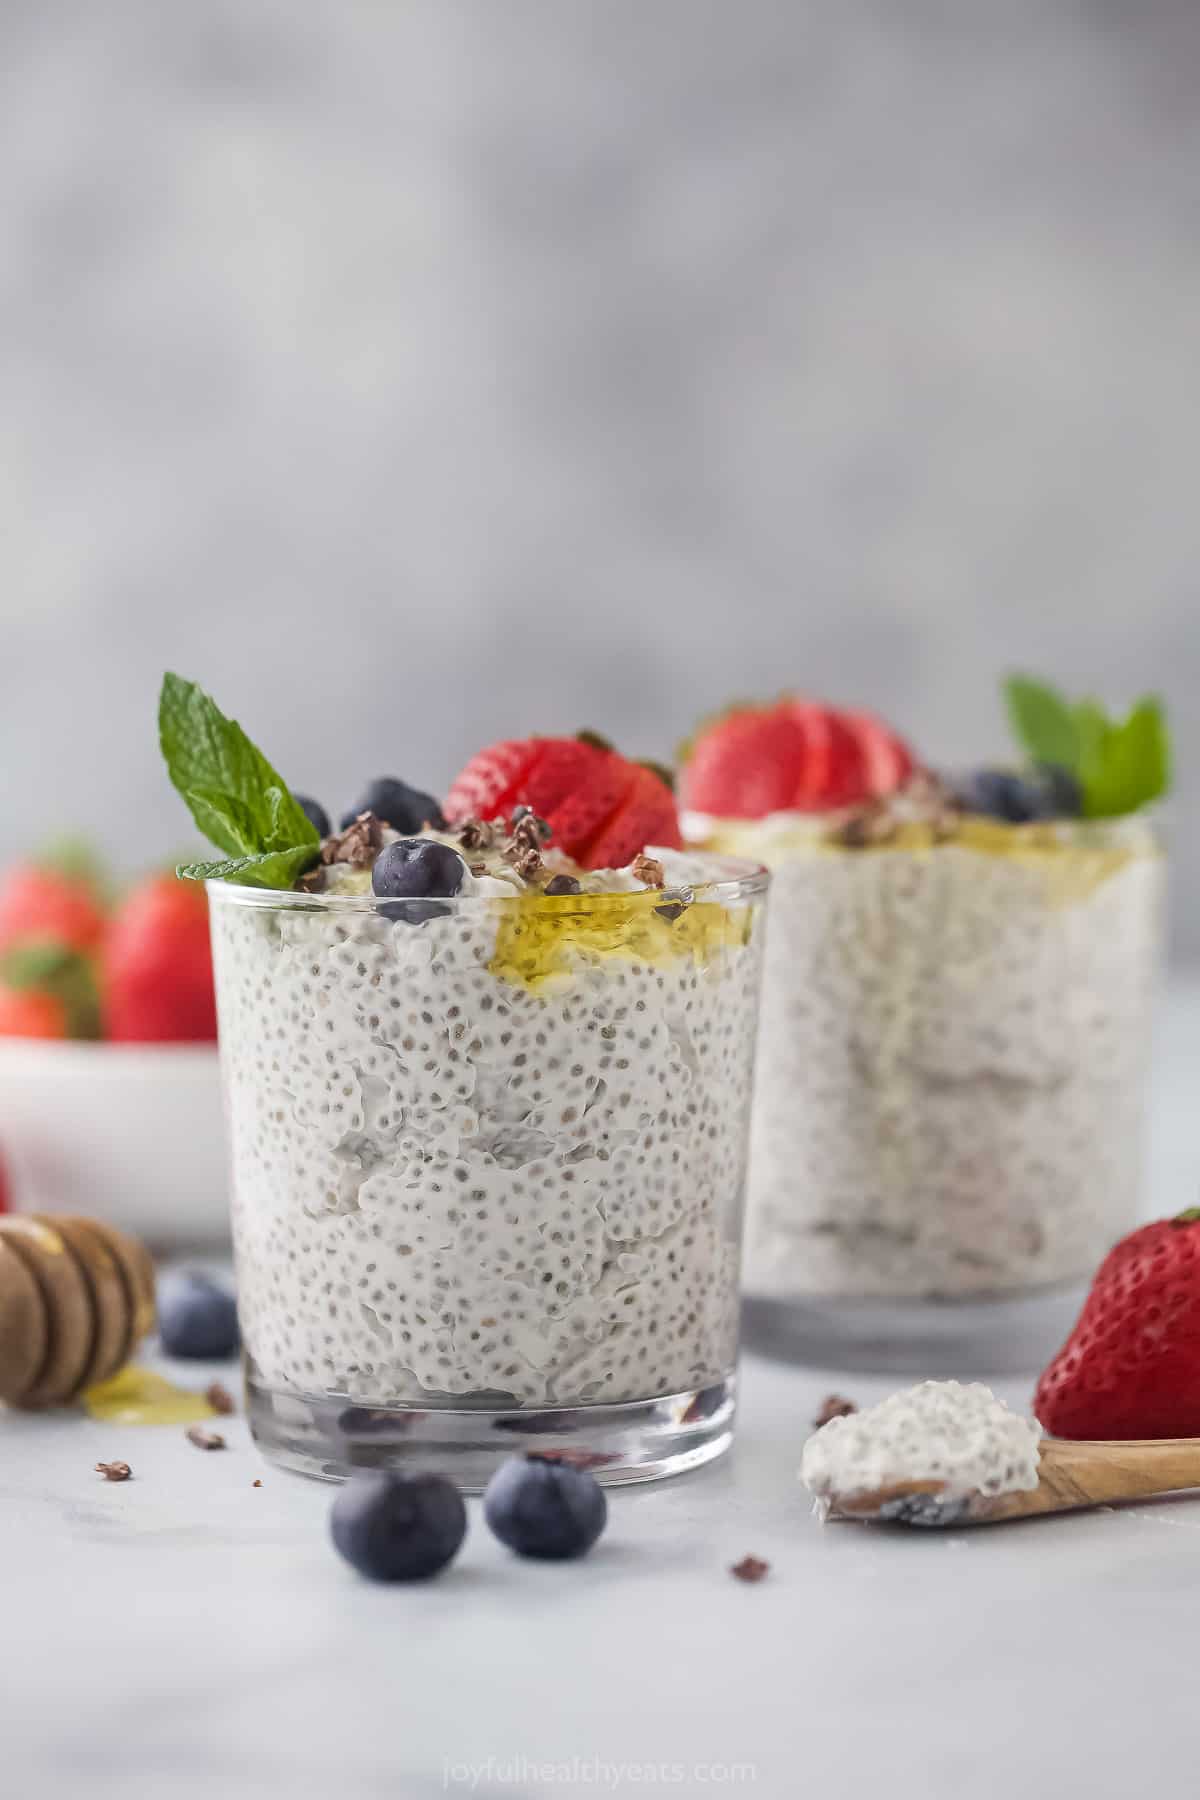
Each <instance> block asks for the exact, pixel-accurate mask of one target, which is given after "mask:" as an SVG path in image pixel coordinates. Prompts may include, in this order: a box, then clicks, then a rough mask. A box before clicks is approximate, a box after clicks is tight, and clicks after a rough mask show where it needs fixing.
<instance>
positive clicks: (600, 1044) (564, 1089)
mask: <svg viewBox="0 0 1200 1800" xmlns="http://www.w3.org/2000/svg"><path fill="white" fill-rule="evenodd" d="M698 861H699V866H700V867H702V868H703V871H704V875H705V877H706V879H705V880H704V881H703V882H702V883H699V884H696V885H693V886H692V887H690V888H687V889H679V888H675V889H668V890H665V891H663V890H652V891H644V890H643V891H638V892H636V893H610V894H579V895H564V896H554V897H548V896H545V895H543V894H541V893H539V892H530V893H528V894H522V895H514V896H513V897H512V898H511V899H509V898H504V899H492V898H481V897H470V898H458V899H450V900H439V901H436V902H429V901H426V902H419V903H411V902H410V903H404V904H403V905H401V904H399V903H396V902H390V903H389V902H379V901H377V900H376V899H375V898H374V897H373V896H371V895H367V896H365V897H363V896H354V897H335V896H327V895H312V894H303V893H278V892H268V891H264V890H258V889H250V888H237V887H232V886H230V885H228V884H225V883H221V882H214V883H211V884H210V886H209V890H208V891H209V897H210V901H211V920H212V935H213V947H214V958H215V966H216V983H217V1001H218V1009H219V1016H220V1037H221V1060H222V1075H223V1083H224V1092H225V1101H226V1112H227V1121H228V1130H229V1134H230V1145H231V1153H232V1192H233V1230H234V1247H235V1254H236V1261H237V1279H238V1309H239V1315H240V1320H241V1328H242V1337H243V1342H244V1355H245V1373H246V1387H247V1412H248V1416H249V1419H250V1424H251V1429H252V1431H253V1433H254V1436H255V1438H256V1440H257V1441H258V1443H259V1445H260V1447H261V1448H262V1449H263V1451H264V1452H265V1453H266V1454H267V1455H268V1456H270V1457H271V1458H273V1459H274V1460H275V1461H277V1462H280V1463H283V1464H285V1465H287V1466H289V1467H291V1468H295V1469H299V1470H302V1471H304V1472H305V1473H308V1474H311V1475H320V1476H326V1477H330V1478H337V1477H341V1476H344V1475H346V1474H347V1473H349V1472H350V1471H351V1470H352V1469H354V1468H356V1467H382V1466H402V1465H405V1464H407V1463H409V1462H411V1463H412V1464H413V1465H416V1466H420V1467H423V1468H430V1467H433V1468H440V1469H443V1470H444V1471H445V1472H447V1473H449V1474H451V1475H453V1476H454V1478H455V1479H456V1480H457V1481H458V1482H459V1483H460V1485H462V1486H464V1487H467V1488H477V1487H479V1486H481V1485H482V1484H483V1483H485V1482H486V1480H487V1477H488V1475H489V1474H490V1472H491V1470H492V1468H493V1467H494V1466H495V1464H496V1463H497V1462H498V1461H499V1460H501V1459H502V1458H503V1457H504V1456H506V1455H508V1454H511V1453H512V1452H513V1451H516V1450H519V1449H521V1448H522V1447H526V1448H532V1447H537V1448H539V1449H541V1450H545V1451H557V1452H560V1453H562V1454H563V1455H565V1456H568V1457H570V1458H572V1459H574V1460H577V1461H580V1462H583V1463H586V1465H587V1466H589V1467H594V1468H595V1470H596V1473H597V1474H598V1476H599V1477H600V1479H601V1480H606V1481H612V1482H618V1481H636V1480H646V1479H650V1478H652V1477H654V1476H658V1475H666V1474H671V1473H674V1472H676V1471H677V1470H682V1469H687V1468H692V1467H695V1466H697V1465H698V1464H700V1463H702V1462H705V1461H707V1460H708V1459H709V1458H710V1457H713V1456H716V1455H719V1454H720V1452H721V1451H722V1450H724V1449H725V1448H726V1447H727V1446H728V1444H729V1442H730V1438H731V1433H732V1426H733V1416H734V1365H735V1359H736V1349H737V1325H738V1269H739V1255H740V1242H741V1226H742V1211H743V1192H744V1172H745V1161H746V1149H747V1136H748V1124H749V1109H750V1094H751V1081H752V1075H753V1059H754V1043H755V1034H756V1028H757V1022H758V994H759V976H760V965H761V948H762V938H763V932H762V909H763V902H764V897H765V893H766V888H767V881H768V877H767V875H766V872H765V871H764V870H762V869H756V868H755V867H754V866H753V865H751V864H748V863H743V862H735V861H732V860H730V859H724V858H717V857H706V858H702V859H698ZM396 914H400V915H401V916H394V915H396ZM389 915H391V916H389Z"/></svg>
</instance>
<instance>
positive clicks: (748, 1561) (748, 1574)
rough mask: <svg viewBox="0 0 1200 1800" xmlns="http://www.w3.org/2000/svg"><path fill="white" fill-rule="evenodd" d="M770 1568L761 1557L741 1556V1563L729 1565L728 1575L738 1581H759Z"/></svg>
mask: <svg viewBox="0 0 1200 1800" xmlns="http://www.w3.org/2000/svg"><path fill="white" fill-rule="evenodd" d="M770 1567H771V1565H770V1563H769V1562H764V1561H763V1559H762V1557H761V1556H743V1558H742V1560H741V1562H735V1563H731V1564H730V1567H729V1573H730V1574H731V1575H736V1576H737V1579H738V1580H739V1581H761V1580H762V1578H763V1576H764V1575H765V1574H766V1572H767V1570H768V1569H769V1568H770Z"/></svg>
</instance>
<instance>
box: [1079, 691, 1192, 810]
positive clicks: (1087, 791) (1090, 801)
mask: <svg viewBox="0 0 1200 1800" xmlns="http://www.w3.org/2000/svg"><path fill="white" fill-rule="evenodd" d="M1080 774H1081V779H1082V782H1083V810H1084V813H1085V815H1086V816H1087V817H1088V818H1089V819H1112V818H1118V817H1119V816H1120V815H1121V814H1122V813H1131V812H1136V811H1137V810H1138V808H1139V807H1142V806H1147V805H1149V803H1150V801H1152V800H1157V799H1159V798H1160V797H1161V795H1163V794H1165V793H1166V791H1167V789H1168V788H1169V787H1170V785H1171V748H1170V739H1169V736H1168V732H1167V722H1166V718H1165V717H1164V714H1163V709H1162V703H1161V701H1159V700H1157V699H1156V698H1155V697H1154V696H1153V695H1147V696H1146V697H1145V698H1144V699H1142V700H1139V701H1138V703H1137V705H1136V706H1135V707H1133V709H1132V710H1131V711H1130V713H1129V716H1128V718H1126V719H1125V721H1124V722H1123V723H1122V724H1120V725H1116V724H1112V723H1109V722H1106V723H1105V727H1104V730H1103V733H1102V734H1101V735H1099V737H1098V738H1097V739H1096V740H1095V741H1094V743H1093V745H1092V747H1091V753H1090V755H1089V760H1088V762H1087V764H1086V765H1085V767H1084V768H1083V769H1082V770H1081V771H1080Z"/></svg>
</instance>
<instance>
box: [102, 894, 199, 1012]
mask: <svg viewBox="0 0 1200 1800" xmlns="http://www.w3.org/2000/svg"><path fill="white" fill-rule="evenodd" d="M103 987H104V1022H105V1034H106V1036H108V1037H109V1038H111V1039H113V1041H114V1042H116V1043H137V1044H149V1043H197V1042H200V1043H206V1042H209V1041H210V1040H212V1039H213V1038H215V1037H216V1035H217V1012H216V1002H215V1000H214V997H213V977H212V953H211V951H210V949H209V939H208V903H207V901H206V899H205V897H204V890H203V889H202V888H199V887H195V886H193V885H192V884H191V883H190V882H186V881H177V880H176V878H175V877H174V876H173V875H155V876H152V877H151V878H150V879H149V880H148V881H145V882H143V883H142V884H141V885H140V886H139V887H137V888H135V889H134V890H133V892H132V893H131V894H130V895H129V896H128V898H127V899H126V900H125V901H124V903H123V904H122V906H121V907H120V908H119V909H118V911H117V915H116V917H115V919H114V920H113V924H112V929H111V931H110V933H109V937H108V942H107V943H106V945H105V949H104V959H103Z"/></svg>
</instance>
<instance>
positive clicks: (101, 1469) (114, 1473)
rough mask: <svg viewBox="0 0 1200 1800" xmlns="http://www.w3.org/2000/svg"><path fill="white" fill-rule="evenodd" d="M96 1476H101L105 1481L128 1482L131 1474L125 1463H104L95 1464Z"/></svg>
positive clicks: (131, 1471)
mask: <svg viewBox="0 0 1200 1800" xmlns="http://www.w3.org/2000/svg"><path fill="white" fill-rule="evenodd" d="M96 1473H97V1475H103V1477H104V1479H105V1481H128V1480H129V1477H130V1476H131V1475H132V1474H133V1470H132V1469H131V1468H130V1466H129V1464H128V1463H127V1462H106V1463H97V1464H96Z"/></svg>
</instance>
